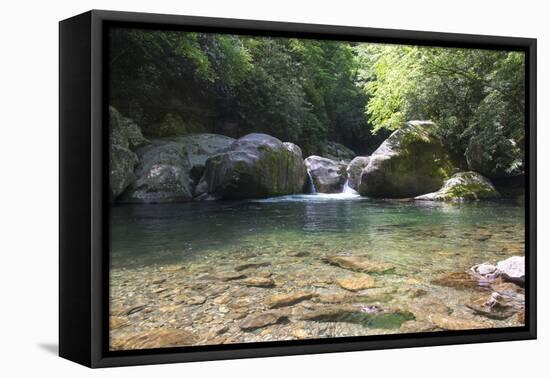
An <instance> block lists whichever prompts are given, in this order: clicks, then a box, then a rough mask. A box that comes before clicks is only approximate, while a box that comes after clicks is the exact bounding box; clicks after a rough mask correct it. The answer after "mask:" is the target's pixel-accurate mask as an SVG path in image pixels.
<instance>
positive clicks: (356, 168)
mask: <svg viewBox="0 0 550 378" xmlns="http://www.w3.org/2000/svg"><path fill="white" fill-rule="evenodd" d="M369 161H370V157H368V156H357V157H356V158H355V159H353V160H352V161H350V163H349V164H348V185H349V186H350V188H352V189H354V190H357V189H358V188H359V183H360V182H361V173H363V169H365V167H366V166H367V165H368V164H369Z"/></svg>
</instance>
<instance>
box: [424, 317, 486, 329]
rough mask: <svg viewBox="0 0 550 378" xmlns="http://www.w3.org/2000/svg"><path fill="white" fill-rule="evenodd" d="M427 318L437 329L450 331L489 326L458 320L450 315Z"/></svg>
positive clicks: (468, 320) (477, 322)
mask: <svg viewBox="0 0 550 378" xmlns="http://www.w3.org/2000/svg"><path fill="white" fill-rule="evenodd" d="M429 318H430V321H431V322H432V323H433V324H435V325H436V326H438V327H439V328H443V329H446V330H450V331H457V330H463V329H479V328H490V325H489V324H487V323H483V322H479V321H476V320H470V319H464V318H458V317H455V316H452V315H443V314H433V315H431V316H430V317H429Z"/></svg>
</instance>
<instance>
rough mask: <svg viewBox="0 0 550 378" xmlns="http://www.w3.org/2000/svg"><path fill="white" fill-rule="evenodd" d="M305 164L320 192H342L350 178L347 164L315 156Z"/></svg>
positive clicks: (309, 158)
mask: <svg viewBox="0 0 550 378" xmlns="http://www.w3.org/2000/svg"><path fill="white" fill-rule="evenodd" d="M304 163H305V164H306V167H307V170H308V172H309V174H310V175H311V179H312V180H313V185H314V186H315V189H316V190H317V191H318V192H320V193H341V192H342V189H343V188H344V184H345V183H346V180H347V178H348V174H347V171H346V169H347V165H346V163H344V162H343V161H336V160H332V159H328V158H325V157H321V156H315V155H312V156H309V157H308V158H307V159H305V160H304Z"/></svg>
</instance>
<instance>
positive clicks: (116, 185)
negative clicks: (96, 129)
mask: <svg viewBox="0 0 550 378" xmlns="http://www.w3.org/2000/svg"><path fill="white" fill-rule="evenodd" d="M109 131H110V137H111V153H110V163H111V169H110V188H111V200H113V199H115V198H117V197H118V196H119V195H120V194H122V192H124V190H125V189H126V188H127V187H128V185H130V183H131V182H132V181H133V180H134V179H135V175H134V170H135V168H136V165H137V164H138V157H137V155H136V153H135V152H134V150H135V149H136V148H138V147H140V146H142V145H144V144H146V143H148V141H147V139H145V138H144V137H143V135H142V134H141V130H140V128H139V126H138V125H136V123H135V122H134V121H132V120H131V119H130V118H126V117H124V116H122V115H121V114H120V113H119V112H118V110H116V109H115V108H114V107H112V106H109Z"/></svg>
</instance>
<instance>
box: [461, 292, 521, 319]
mask: <svg viewBox="0 0 550 378" xmlns="http://www.w3.org/2000/svg"><path fill="white" fill-rule="evenodd" d="M466 307H468V308H469V309H470V310H472V311H473V313H474V314H475V315H481V316H485V317H487V318H489V319H495V320H504V319H507V318H509V317H511V316H512V315H514V314H515V313H516V312H518V310H519V309H514V306H513V305H512V304H511V302H510V301H507V300H506V299H505V298H504V297H503V296H502V295H500V294H499V293H492V294H491V295H490V296H489V297H488V298H487V297H482V298H480V299H478V300H475V301H473V302H472V303H471V304H466Z"/></svg>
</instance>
